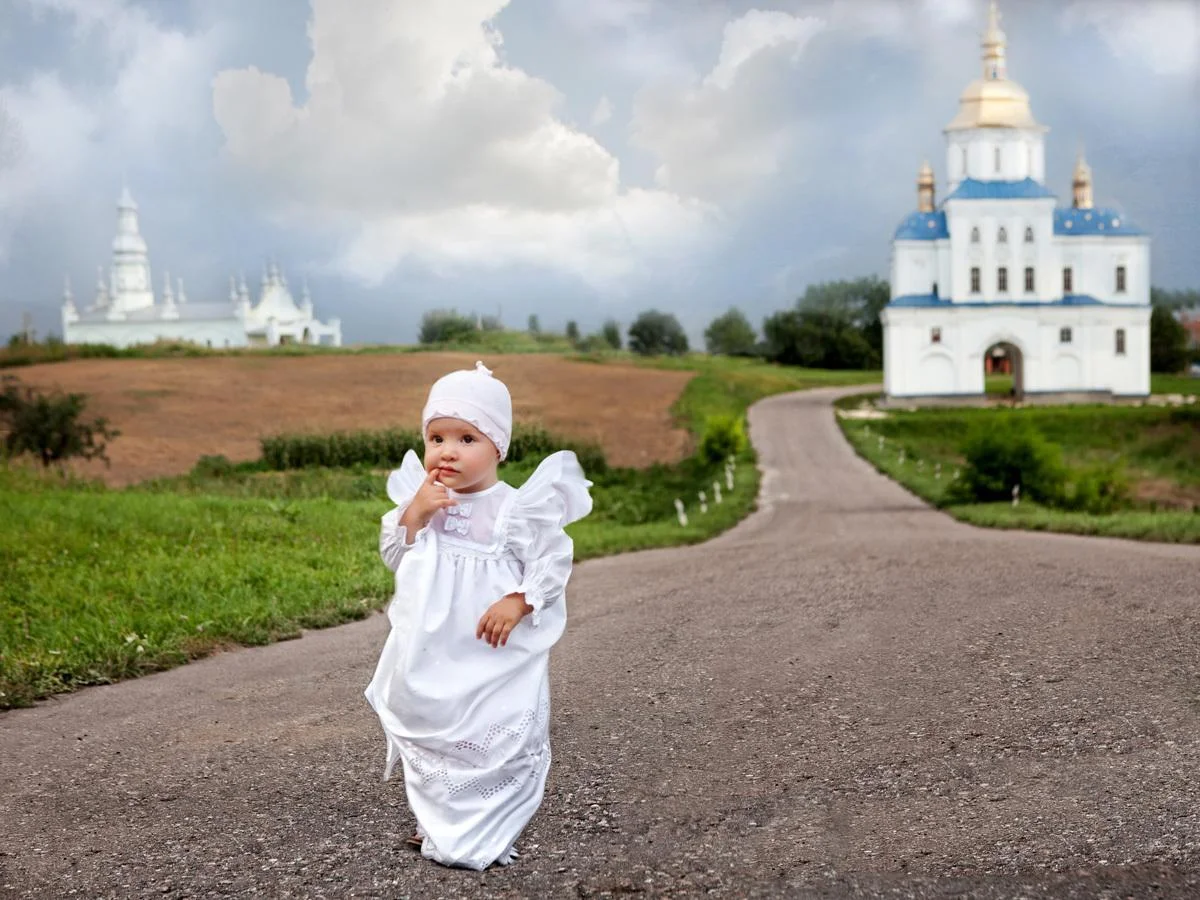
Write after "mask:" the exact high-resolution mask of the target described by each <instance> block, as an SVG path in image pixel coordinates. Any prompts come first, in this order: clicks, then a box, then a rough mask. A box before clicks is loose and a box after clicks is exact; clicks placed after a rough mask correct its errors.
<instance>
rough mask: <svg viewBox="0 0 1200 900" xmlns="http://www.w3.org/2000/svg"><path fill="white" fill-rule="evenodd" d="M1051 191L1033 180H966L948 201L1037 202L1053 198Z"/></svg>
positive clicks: (948, 197) (961, 182) (959, 184)
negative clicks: (1041, 198)
mask: <svg viewBox="0 0 1200 900" xmlns="http://www.w3.org/2000/svg"><path fill="white" fill-rule="evenodd" d="M1053 196H1054V194H1053V193H1052V192H1051V190H1050V189H1049V188H1048V187H1046V186H1045V185H1044V184H1041V183H1040V182H1037V181H1034V180H1033V179H1032V178H1023V179H1021V180H1020V181H980V180H979V179H977V178H964V179H963V180H962V181H960V182H959V183H958V187H956V188H955V189H954V191H953V193H951V194H949V195H947V197H946V199H947V200H1035V199H1038V198H1040V197H1053Z"/></svg>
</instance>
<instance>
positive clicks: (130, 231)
mask: <svg viewBox="0 0 1200 900" xmlns="http://www.w3.org/2000/svg"><path fill="white" fill-rule="evenodd" d="M137 212H138V209H137V204H136V203H134V201H133V197H132V196H130V194H129V190H128V189H126V190H124V191H123V192H122V194H121V199H120V200H119V201H118V203H117V235H116V237H115V238H113V244H112V264H111V266H110V268H109V272H108V278H105V273H104V270H103V268H101V270H100V273H99V275H98V278H97V284H96V296H95V299H94V300H93V301H92V303H91V304H90V305H88V306H87V307H85V308H83V309H80V308H79V307H78V306H77V305H76V303H75V298H74V295H73V294H72V292H71V286H70V282H68V283H67V286H66V291H65V294H64V296H63V303H62V329H63V340H64V341H65V342H66V343H68V344H111V345H112V346H115V347H129V346H133V345H135V344H151V343H154V342H155V341H160V340H179V341H188V342H191V343H194V344H198V345H200V346H203V347H219V348H224V347H271V346H275V345H277V344H281V343H299V344H330V345H333V346H341V343H342V325H341V321H340V320H339V319H329V320H328V321H326V322H321V321H318V320H317V319H316V317H315V316H314V314H313V304H312V298H311V297H310V296H309V293H308V287H307V286H305V288H304V291H303V294H302V297H301V300H300V302H299V303H297V302H296V300H295V299H294V298H293V297H292V294H291V291H290V290H289V289H288V285H287V279H286V278H285V277H284V276H283V274H282V273H281V272H280V271H279V268H278V266H276V265H274V264H272V265H271V266H270V268H269V269H268V270H267V271H266V272H265V273H264V274H263V281H262V289H261V291H260V293H259V296H258V302H257V303H252V302H251V299H250V291H249V289H248V288H247V286H246V279H245V278H242V279H241V280H240V282H239V280H238V279H235V278H230V284H229V299H228V300H225V301H217V302H202V303H194V302H192V301H190V300H189V299H188V297H187V295H186V294H185V293H184V287H183V280H182V279H180V280H178V281H177V282H176V283H175V284H172V283H171V278H170V276H169V275H168V274H166V273H164V275H163V286H162V293H161V295H160V296H159V297H157V298H156V297H155V294H154V281H153V278H152V275H151V271H150V255H149V252H148V250H147V247H146V241H145V240H144V239H143V238H142V235H141V232H140V231H139V228H138V215H137Z"/></svg>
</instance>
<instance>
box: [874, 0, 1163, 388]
mask: <svg viewBox="0 0 1200 900" xmlns="http://www.w3.org/2000/svg"><path fill="white" fill-rule="evenodd" d="M1005 49H1006V43H1005V36H1004V32H1002V31H1001V30H1000V21H999V13H998V12H997V10H996V4H995V3H992V5H991V10H990V12H989V18H988V27H987V32H986V33H985V34H984V37H983V77H982V78H981V79H978V80H976V81H973V82H971V84H970V85H968V86H967V89H966V90H965V91H964V92H963V94H962V98H961V99H960V101H959V112H958V115H957V116H955V118H954V119H953V121H951V122H950V124H949V125H947V126H946V128H945V135H946V145H947V146H946V169H947V175H948V184H947V188H948V191H949V193H948V194H947V196H946V199H945V200H944V201H943V202H942V204H941V206H940V207H935V205H934V181H933V170H932V168H930V166H929V163H928V162H926V163H925V164H924V165H923V166H922V167H921V171H920V174H919V176H918V178H917V211H916V212H915V213H913V214H912V215H910V216H909V217H908V218H907V219H905V220H904V221H903V222H902V223H901V225H900V227H899V228H898V229H897V230H896V233H895V235H894V239H893V241H892V271H891V289H892V290H891V294H892V299H891V302H890V303H889V304H888V305H887V306H886V307H885V308H884V311H883V314H882V316H881V318H882V321H883V329H884V389H885V392H886V393H887V395H888V396H889V397H933V396H962V395H980V394H983V393H984V372H985V368H986V370H987V371H989V372H990V371H993V369H997V368H998V369H1001V370H1004V371H1011V372H1012V373H1013V375H1014V380H1015V388H1016V392H1017V394H1018V395H1024V394H1036V393H1047V394H1052V393H1071V394H1075V393H1096V394H1102V395H1111V396H1125V397H1128V396H1135V397H1136V396H1145V395H1147V394H1149V392H1150V239H1149V237H1147V235H1146V234H1145V232H1143V231H1142V230H1141V229H1139V228H1137V227H1135V226H1134V225H1133V223H1131V222H1129V221H1128V220H1127V219H1126V218H1125V216H1124V215H1122V214H1121V213H1120V212H1119V211H1117V210H1114V209H1104V208H1100V207H1096V206H1095V205H1094V204H1093V202H1092V173H1091V169H1090V168H1089V167H1088V165H1087V163H1086V162H1085V161H1084V159H1083V156H1082V154H1081V155H1080V157H1079V160H1078V161H1077V163H1076V165H1075V172H1074V179H1073V183H1072V192H1073V195H1074V196H1073V201H1074V202H1073V203H1072V205H1071V206H1070V207H1068V208H1059V207H1058V206H1057V203H1056V201H1055V196H1054V194H1052V193H1051V192H1050V191H1049V190H1048V189H1047V188H1046V186H1045V184H1044V179H1045V154H1044V148H1043V136H1044V134H1045V133H1046V131H1047V129H1046V128H1045V127H1044V126H1042V125H1039V124H1038V123H1037V122H1036V121H1034V118H1033V114H1032V113H1031V112H1030V109H1029V95H1028V94H1027V93H1026V92H1025V91H1024V90H1023V89H1022V88H1021V86H1020V85H1018V84H1017V83H1016V82H1014V81H1010V80H1009V78H1008V73H1007V70H1006V64H1005Z"/></svg>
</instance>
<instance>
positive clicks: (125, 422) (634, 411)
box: [14, 353, 692, 485]
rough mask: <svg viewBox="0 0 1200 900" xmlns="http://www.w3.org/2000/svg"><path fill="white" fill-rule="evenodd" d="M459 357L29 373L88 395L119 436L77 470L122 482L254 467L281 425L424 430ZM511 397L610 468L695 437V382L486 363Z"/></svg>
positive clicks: (463, 357) (498, 360)
mask: <svg viewBox="0 0 1200 900" xmlns="http://www.w3.org/2000/svg"><path fill="white" fill-rule="evenodd" d="M475 358H476V357H475V356H473V355H467V354H461V353H413V354H394V355H393V354H386V355H379V356H314V357H271V356H240V357H206V358H202V359H144V360H143V359H95V360H77V361H73V362H68V363H55V364H51V365H42V366H31V367H29V368H24V369H20V370H17V371H15V372H14V374H16V375H17V376H18V377H19V378H20V379H21V381H22V382H23V383H25V384H28V385H31V386H34V387H38V388H42V389H50V388H55V387H57V388H61V389H62V390H64V391H72V392H82V393H85V394H87V395H88V398H89V399H88V406H87V413H86V414H87V415H88V416H95V415H101V416H105V417H107V418H108V420H109V422H110V424H111V425H112V426H113V427H115V428H118V429H119V430H120V431H121V435H120V437H118V438H117V439H116V440H115V441H113V442H112V444H111V445H110V446H109V450H108V455H109V458H110V459H111V460H112V466H111V468H105V467H104V466H103V465H102V464H99V463H89V464H87V465H85V466H83V467H81V471H83V472H85V473H87V474H90V475H97V476H99V477H102V478H104V480H105V481H107V482H108V483H109V484H114V485H124V484H130V483H133V482H137V481H142V480H145V479H147V478H154V477H160V476H164V475H177V474H180V473H183V472H187V471H188V470H189V469H191V467H192V466H193V465H194V464H195V462H196V460H197V459H199V458H200V457H201V456H203V455H205V454H218V453H220V454H224V455H225V456H227V457H229V458H230V459H232V460H235V461H240V460H247V459H255V458H257V457H258V455H259V444H258V441H259V438H261V437H263V436H266V435H270V434H275V433H278V432H283V431H293V432H330V431H342V430H355V429H379V428H391V427H408V428H417V427H420V415H421V408H422V406H423V405H424V402H425V396H426V394H427V392H428V390H429V386H430V385H431V384H432V383H433V381H434V379H436V378H438V377H439V376H441V375H443V374H445V373H446V372H449V371H452V370H454V369H459V368H469V367H471V366H472V365H474V362H475ZM486 362H487V364H488V365H489V366H490V367H491V368H492V369H493V370H494V371H495V374H496V376H497V377H498V378H501V379H503V380H504V382H505V383H506V384H507V385H508V386H509V390H511V391H512V395H513V407H514V415H515V418H516V420H517V421H518V422H526V423H538V424H541V425H544V426H545V427H546V428H548V429H550V430H551V431H553V432H555V433H557V434H561V435H563V436H564V437H571V438H576V439H584V440H592V441H596V442H598V443H600V445H601V446H603V447H604V450H605V453H606V454H607V456H608V459H609V462H611V463H612V464H613V465H618V466H646V465H649V464H651V463H653V462H660V461H661V462H668V461H673V460H676V459H678V458H679V457H680V456H681V455H682V454H683V453H684V452H685V448H686V444H687V433H686V432H685V431H683V430H682V429H679V428H676V427H674V426H673V424H672V421H671V415H670V412H669V410H670V406H671V404H672V403H673V402H674V401H675V399H676V398H677V397H678V396H679V394H680V393H681V392H682V390H683V387H684V385H685V384H686V383H687V382H688V380H689V379H690V378H691V377H692V375H691V373H689V372H668V371H660V370H656V369H646V368H641V367H637V366H623V365H612V364H606V365H596V364H591V363H581V362H573V361H570V360H566V359H562V358H560V357H553V356H534V355H514V356H501V357H490V358H488V359H487V360H486Z"/></svg>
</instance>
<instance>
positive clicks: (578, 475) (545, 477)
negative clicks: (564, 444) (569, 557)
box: [512, 450, 592, 530]
mask: <svg viewBox="0 0 1200 900" xmlns="http://www.w3.org/2000/svg"><path fill="white" fill-rule="evenodd" d="M591 486H592V483H591V482H590V481H588V480H587V478H586V477H584V474H583V467H582V466H580V465H579V459H578V458H577V457H576V456H575V454H574V453H573V452H571V451H570V450H559V451H558V452H557V453H552V454H550V455H549V456H547V457H546V458H545V459H544V460H542V462H541V464H540V465H539V466H538V467H537V469H535V470H534V473H533V474H532V475H530V476H529V480H528V481H526V482H525V483H524V484H523V485H521V486H520V487H519V488H517V491H516V496H515V497H514V498H513V506H512V514H513V518H514V519H515V520H518V521H523V522H524V523H527V524H528V525H530V526H532V527H533V528H534V529H535V530H539V529H541V528H551V529H558V528H564V527H566V526H567V525H570V524H571V523H572V522H577V521H578V520H580V519H582V518H583V517H584V516H586V515H587V514H588V513H590V512H591V511H592V495H591V494H590V493H589V491H588V489H589V488H590V487H591Z"/></svg>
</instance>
